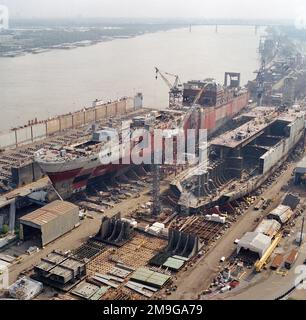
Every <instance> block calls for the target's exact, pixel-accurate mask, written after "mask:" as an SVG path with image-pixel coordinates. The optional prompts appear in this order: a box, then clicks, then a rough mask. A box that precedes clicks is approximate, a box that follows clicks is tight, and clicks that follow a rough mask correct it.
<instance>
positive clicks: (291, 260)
mask: <svg viewBox="0 0 306 320" xmlns="http://www.w3.org/2000/svg"><path fill="white" fill-rule="evenodd" d="M297 257H298V251H297V250H296V249H292V250H291V251H290V253H289V255H288V257H287V259H286V261H285V267H286V268H287V269H290V268H291V267H292V265H293V264H294V263H295V261H296V259H297Z"/></svg>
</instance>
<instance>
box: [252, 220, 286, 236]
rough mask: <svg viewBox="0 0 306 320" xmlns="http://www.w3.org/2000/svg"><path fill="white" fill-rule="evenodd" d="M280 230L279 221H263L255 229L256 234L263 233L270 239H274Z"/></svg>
mask: <svg viewBox="0 0 306 320" xmlns="http://www.w3.org/2000/svg"><path fill="white" fill-rule="evenodd" d="M280 228H281V224H280V223H279V222H278V221H276V220H273V219H271V220H268V219H263V220H262V221H261V222H260V224H259V225H258V227H257V228H256V229H255V232H258V233H262V234H264V235H266V236H268V237H270V238H273V237H274V236H275V235H276V234H277V232H278V231H279V230H280Z"/></svg>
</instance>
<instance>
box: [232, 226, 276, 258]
mask: <svg viewBox="0 0 306 320" xmlns="http://www.w3.org/2000/svg"><path fill="white" fill-rule="evenodd" d="M270 245H271V238H270V237H268V236H266V235H264V234H262V233H258V232H247V233H246V234H245V235H244V236H243V237H242V238H241V239H240V240H239V242H238V246H237V253H239V252H240V250H241V249H244V250H250V251H251V252H254V253H257V254H258V255H259V257H260V258H261V257H262V256H263V255H264V254H265V252H266V251H267V249H268V248H269V246H270Z"/></svg>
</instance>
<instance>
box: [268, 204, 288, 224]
mask: <svg viewBox="0 0 306 320" xmlns="http://www.w3.org/2000/svg"><path fill="white" fill-rule="evenodd" d="M292 215H293V212H292V210H291V208H290V207H289V206H285V205H283V204H280V205H279V206H277V207H276V208H275V209H274V210H272V211H271V212H270V213H269V214H268V219H273V220H276V221H278V222H279V223H280V224H281V225H283V224H285V223H286V222H287V221H288V220H289V219H290V218H291V217H292Z"/></svg>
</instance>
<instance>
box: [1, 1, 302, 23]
mask: <svg viewBox="0 0 306 320" xmlns="http://www.w3.org/2000/svg"><path fill="white" fill-rule="evenodd" d="M0 5H6V6H7V7H8V9H9V12H10V17H14V18H16V17H19V18H65V17H84V18H90V17H124V18H126V17H128V18H232V19H235V18H239V19H240V18H243V19H248V18H249V19H295V18H297V17H298V16H299V15H300V14H301V12H302V13H303V14H304V12H305V14H306V1H305V0H0Z"/></svg>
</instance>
